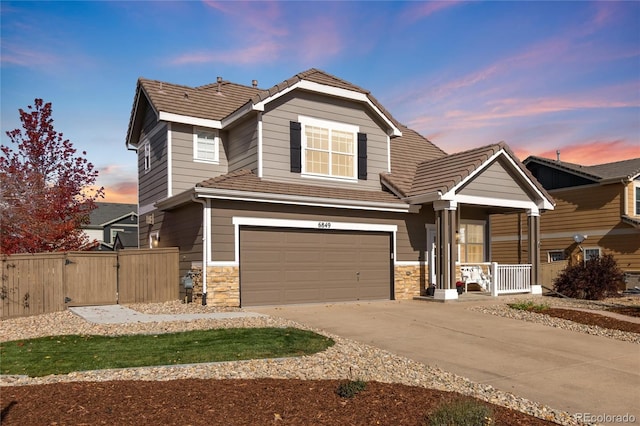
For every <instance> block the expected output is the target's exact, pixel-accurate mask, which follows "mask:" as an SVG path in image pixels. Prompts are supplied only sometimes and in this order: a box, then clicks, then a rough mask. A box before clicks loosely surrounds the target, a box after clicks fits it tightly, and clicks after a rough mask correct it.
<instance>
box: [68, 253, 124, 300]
mask: <svg viewBox="0 0 640 426" xmlns="http://www.w3.org/2000/svg"><path fill="white" fill-rule="evenodd" d="M96 254H97V253H92V252H71V253H68V254H67V257H66V259H65V262H64V263H65V266H64V287H63V288H64V301H65V303H66V305H67V306H95V305H115V304H116V303H118V254H117V253H116V252H111V253H107V252H104V253H99V254H98V255H96Z"/></svg>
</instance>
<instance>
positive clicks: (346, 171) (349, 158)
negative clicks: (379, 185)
mask: <svg viewBox="0 0 640 426" xmlns="http://www.w3.org/2000/svg"><path fill="white" fill-rule="evenodd" d="M300 124H301V125H302V173H304V174H309V175H318V176H328V177H334V178H342V179H354V180H355V179H357V178H358V173H357V172H358V170H357V168H358V156H357V152H358V130H359V129H358V127H357V126H352V125H348V124H344V123H336V122H331V121H325V120H318V119H314V118H308V117H300Z"/></svg>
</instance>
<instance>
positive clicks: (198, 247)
mask: <svg viewBox="0 0 640 426" xmlns="http://www.w3.org/2000/svg"><path fill="white" fill-rule="evenodd" d="M126 145H127V148H128V149H134V150H136V151H137V155H138V169H139V179H138V188H139V208H140V209H139V214H140V246H141V247H145V246H147V247H149V246H151V247H153V246H155V245H157V246H177V247H179V248H180V261H181V265H180V268H181V271H182V274H185V273H186V272H187V271H189V270H191V269H199V268H202V266H203V265H204V266H205V269H206V274H204V276H203V290H202V291H203V293H204V295H203V303H207V302H208V303H211V304H216V305H230V306H251V305H264V304H270V305H273V304H287V303H305V302H331V301H349V300H371V299H405V298H412V297H414V296H419V295H424V294H425V293H426V290H427V289H426V288H427V287H428V286H429V283H433V284H435V287H436V289H435V297H436V298H437V299H451V298H457V293H456V290H455V284H456V281H457V280H458V279H459V264H458V262H457V260H458V256H459V255H460V257H461V260H462V261H463V262H487V261H489V260H490V259H491V253H490V244H489V235H490V234H489V227H488V223H489V215H490V214H491V213H496V212H512V211H518V212H521V213H522V214H524V215H526V216H528V217H529V218H530V219H531V220H530V229H531V230H532V233H533V234H534V235H536V232H537V229H538V227H539V214H540V212H541V211H543V210H548V209H552V208H553V201H552V199H551V197H549V195H548V194H547V193H546V191H545V190H544V188H542V186H541V185H539V183H538V182H537V181H536V180H535V179H534V178H533V177H532V176H531V174H530V173H529V172H528V170H527V169H526V168H525V167H524V166H523V165H522V164H521V163H520V162H519V161H518V159H517V158H516V157H515V156H514V155H513V153H512V152H511V150H510V149H509V148H508V147H507V145H506V144H504V143H499V144H494V145H488V146H483V147H480V148H477V149H473V150H470V151H466V152H460V153H457V154H453V155H447V154H446V153H445V152H443V151H442V150H441V149H440V148H438V147H436V146H435V145H433V144H432V143H431V142H430V141H428V140H427V139H425V138H424V137H422V136H420V135H419V134H418V133H416V132H415V131H413V130H411V129H409V128H407V127H405V126H403V125H401V124H400V123H398V122H397V121H396V120H395V119H394V118H393V116H392V115H391V114H390V113H389V112H388V111H387V110H386V109H385V108H384V107H383V106H382V105H381V104H380V103H379V102H378V101H377V100H376V99H375V98H374V97H373V96H372V95H371V93H369V92H368V91H367V90H365V89H362V88H360V87H358V86H356V85H354V84H351V83H349V82H347V81H344V80H341V79H339V78H337V77H334V76H332V75H329V74H327V73H325V72H323V71H319V70H316V69H310V70H308V71H305V72H302V73H299V74H296V75H295V76H293V77H292V78H290V79H288V80H286V81H283V82H282V83H280V84H278V85H276V86H274V87H271V88H269V89H266V90H265V89H260V88H258V87H257V83H256V82H255V81H254V84H253V85H252V86H244V85H240V84H236V83H231V82H228V81H223V80H222V79H221V78H218V82H217V83H214V84H209V85H205V86H200V87H195V88H193V87H188V86H180V85H176V84H170V83H165V82H160V81H155V80H147V79H144V78H140V79H139V80H138V84H137V88H136V93H135V98H134V102H133V108H132V111H131V117H130V122H129V129H128V133H127V140H126ZM456 242H460V244H459V245H457V244H456ZM537 243H538V241H537V240H535V239H534V240H533V241H532V244H533V247H537ZM537 256H538V255H537V251H536V250H533V251H532V258H531V259H530V261H529V263H531V264H533V268H531V273H530V277H531V279H532V282H533V283H534V284H535V283H536V282H537V273H538V268H537V265H538V262H539V260H538V257H537ZM207 297H208V300H207Z"/></svg>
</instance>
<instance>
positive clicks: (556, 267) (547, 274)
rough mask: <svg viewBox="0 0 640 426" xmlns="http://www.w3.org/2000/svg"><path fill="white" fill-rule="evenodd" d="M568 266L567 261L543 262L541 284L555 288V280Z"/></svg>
mask: <svg viewBox="0 0 640 426" xmlns="http://www.w3.org/2000/svg"><path fill="white" fill-rule="evenodd" d="M566 267H567V261H566V260H562V261H558V262H549V263H542V264H541V265H540V284H542V285H543V286H545V287H547V288H553V280H554V279H556V277H557V276H558V275H560V272H562V271H564V269H565V268H566Z"/></svg>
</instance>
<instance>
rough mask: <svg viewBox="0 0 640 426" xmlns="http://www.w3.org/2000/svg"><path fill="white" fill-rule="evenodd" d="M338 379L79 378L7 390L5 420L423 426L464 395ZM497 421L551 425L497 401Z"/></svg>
mask: <svg viewBox="0 0 640 426" xmlns="http://www.w3.org/2000/svg"><path fill="white" fill-rule="evenodd" d="M339 384H340V382H339V381H336V380H325V381H315V380H313V381H311V380H309V381H306V380H277V379H258V380H194V379H188V380H173V381H165V382H145V381H113V382H93V383H92V382H76V383H56V384H48V385H35V386H18V387H8V388H3V389H2V425H3V426H9V425H99V424H107V425H116V424H117V425H270V424H278V425H376V424H380V425H424V424H428V416H429V413H430V412H432V411H433V410H434V409H436V408H437V407H438V406H440V405H441V404H443V403H445V402H448V401H452V400H454V399H456V398H462V397H461V396H460V395H458V394H456V393H451V392H442V391H436V390H432V389H424V388H420V387H413V386H404V385H398V384H386V383H378V382H369V383H367V388H366V389H365V390H364V391H362V392H360V393H359V394H357V395H356V396H355V397H353V398H350V399H349V398H341V397H339V396H338V395H337V393H336V390H337V388H338V385H339ZM483 404H486V405H489V406H491V408H492V410H493V417H492V419H493V420H494V422H495V423H493V424H496V425H531V426H533V425H551V424H554V423H552V422H548V421H544V420H541V419H537V418H535V417H531V416H528V415H526V414H524V413H521V412H519V411H514V410H510V409H508V408H504V407H499V406H495V405H491V404H488V403H483Z"/></svg>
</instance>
